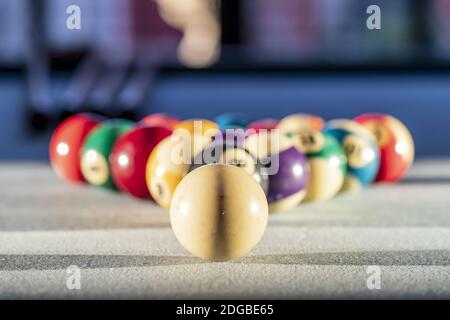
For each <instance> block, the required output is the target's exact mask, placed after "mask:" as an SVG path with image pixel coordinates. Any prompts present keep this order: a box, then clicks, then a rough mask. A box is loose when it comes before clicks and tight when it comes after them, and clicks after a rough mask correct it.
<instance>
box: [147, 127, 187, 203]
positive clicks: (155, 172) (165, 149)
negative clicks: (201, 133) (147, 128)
mask: <svg viewBox="0 0 450 320" xmlns="http://www.w3.org/2000/svg"><path fill="white" fill-rule="evenodd" d="M186 143H187V144H186ZM183 144H184V145H183ZM185 150H190V145H189V141H186V140H180V139H177V137H176V136H174V135H172V136H169V137H167V138H165V139H164V140H162V141H161V142H160V143H158V145H157V146H156V147H155V149H154V150H153V151H152V153H151V154H150V157H149V158H148V162H147V169H146V179H147V187H148V190H149V191H150V194H151V196H152V198H153V200H155V201H156V203H158V204H159V205H160V206H161V207H163V208H169V206H170V201H171V199H172V195H173V193H174V191H175V189H176V187H177V186H178V184H179V183H180V181H181V179H183V177H184V176H185V175H186V174H187V173H188V172H189V168H190V167H191V164H192V156H191V155H190V154H188V155H187V157H185Z"/></svg>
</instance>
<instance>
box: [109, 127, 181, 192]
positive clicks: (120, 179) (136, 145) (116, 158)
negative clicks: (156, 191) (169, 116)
mask: <svg viewBox="0 0 450 320" xmlns="http://www.w3.org/2000/svg"><path fill="white" fill-rule="evenodd" d="M171 133H172V131H171V130H169V129H167V128H166V127H137V128H135V129H133V130H131V131H129V132H127V133H126V134H124V135H123V136H121V137H120V138H119V139H118V140H117V142H116V144H115V145H114V148H113V150H112V152H111V156H110V165H111V172H112V176H113V180H114V183H115V185H116V186H117V188H118V189H119V190H121V191H123V192H126V193H128V194H130V195H132V196H134V197H137V198H141V199H147V198H150V193H149V191H148V188H147V183H146V179H145V169H146V166H147V161H148V158H149V156H150V153H151V152H152V150H153V149H154V148H155V147H156V145H157V144H158V143H159V142H160V141H162V140H163V139H164V138H166V137H168V136H170V134H171Z"/></svg>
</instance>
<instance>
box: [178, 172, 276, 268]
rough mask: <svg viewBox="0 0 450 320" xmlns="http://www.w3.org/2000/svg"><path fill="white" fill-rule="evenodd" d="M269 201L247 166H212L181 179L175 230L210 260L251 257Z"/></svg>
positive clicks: (182, 240)
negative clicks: (243, 168) (250, 253)
mask: <svg viewBox="0 0 450 320" xmlns="http://www.w3.org/2000/svg"><path fill="white" fill-rule="evenodd" d="M267 219H268V205H267V199H266V196H265V194H264V191H263V190H262V188H261V187H260V185H259V184H258V183H257V182H256V181H255V180H254V179H253V177H252V176H251V175H249V174H248V173H247V172H245V171H244V170H242V169H240V168H238V167H235V166H232V165H227V164H209V165H205V166H202V167H200V168H198V169H196V170H194V171H192V172H190V173H189V174H188V175H186V177H184V179H183V180H182V181H181V182H180V184H179V185H178V187H177V189H176V190H175V193H174V195H173V198H172V202H171V204H170V221H171V225H172V229H173V231H174V233H175V236H176V237H177V239H178V241H179V242H180V243H181V245H182V246H183V247H184V248H185V249H186V250H188V251H189V252H191V253H192V254H193V255H195V256H197V257H200V258H202V259H204V260H210V261H226V260H231V259H236V258H239V257H242V256H244V255H246V254H247V253H248V252H250V250H252V249H253V248H254V247H255V246H256V244H257V243H258V242H259V240H260V239H261V237H262V236H263V234H264V231H265V229H266V226H267Z"/></svg>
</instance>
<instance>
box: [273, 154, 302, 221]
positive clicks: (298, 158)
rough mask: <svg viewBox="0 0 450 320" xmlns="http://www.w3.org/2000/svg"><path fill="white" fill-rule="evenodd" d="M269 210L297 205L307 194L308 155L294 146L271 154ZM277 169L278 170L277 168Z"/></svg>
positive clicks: (285, 208)
mask: <svg viewBox="0 0 450 320" xmlns="http://www.w3.org/2000/svg"><path fill="white" fill-rule="evenodd" d="M268 159H269V165H270V167H272V169H273V170H274V171H273V172H272V171H269V173H270V175H269V191H268V193H267V201H268V202H269V212H279V211H285V210H289V209H291V208H294V207H296V206H297V205H298V204H299V203H300V202H301V201H302V200H303V199H304V198H305V195H306V190H307V187H308V184H309V179H310V168H309V163H308V161H307V159H306V157H305V156H304V155H303V154H302V153H301V152H300V151H299V150H298V149H297V148H296V147H294V146H290V147H287V148H285V149H283V150H279V151H278V152H276V153H273V154H271V155H270V157H269V158H268ZM275 169H277V170H275Z"/></svg>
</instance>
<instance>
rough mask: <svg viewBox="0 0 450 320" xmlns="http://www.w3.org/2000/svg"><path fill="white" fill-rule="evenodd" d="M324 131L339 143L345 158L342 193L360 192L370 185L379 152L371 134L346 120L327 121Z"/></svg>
mask: <svg viewBox="0 0 450 320" xmlns="http://www.w3.org/2000/svg"><path fill="white" fill-rule="evenodd" d="M325 131H326V132H327V133H328V134H330V135H332V136H333V137H335V138H336V140H338V141H339V143H340V144H341V146H342V149H343V150H344V152H345V154H346V156H347V174H346V176H345V181H344V185H343V187H342V191H356V190H360V189H361V188H362V187H364V186H367V185H368V184H370V183H372V182H373V180H374V179H375V177H376V175H377V173H378V168H379V166H380V151H379V150H378V146H377V145H376V142H375V139H374V138H373V135H372V134H371V132H370V131H369V130H368V129H366V128H365V127H364V126H362V125H360V124H359V123H357V122H355V121H352V120H347V119H338V120H331V121H328V122H327V124H326V126H325Z"/></svg>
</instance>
